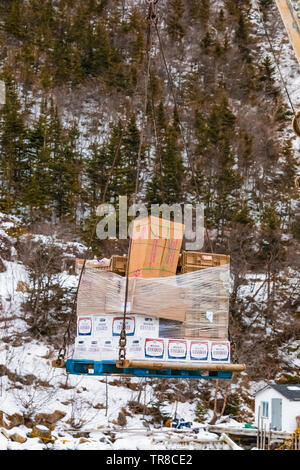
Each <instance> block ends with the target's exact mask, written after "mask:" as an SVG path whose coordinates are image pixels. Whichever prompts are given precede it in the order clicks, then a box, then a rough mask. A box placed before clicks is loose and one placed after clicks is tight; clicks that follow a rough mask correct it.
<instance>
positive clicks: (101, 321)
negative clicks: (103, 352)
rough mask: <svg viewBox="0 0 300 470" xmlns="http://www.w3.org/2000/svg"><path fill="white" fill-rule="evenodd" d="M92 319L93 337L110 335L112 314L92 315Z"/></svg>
mask: <svg viewBox="0 0 300 470" xmlns="http://www.w3.org/2000/svg"><path fill="white" fill-rule="evenodd" d="M92 319H93V336H94V337H95V338H103V337H108V336H111V335H112V320H113V316H112V315H94V316H93V317H92Z"/></svg>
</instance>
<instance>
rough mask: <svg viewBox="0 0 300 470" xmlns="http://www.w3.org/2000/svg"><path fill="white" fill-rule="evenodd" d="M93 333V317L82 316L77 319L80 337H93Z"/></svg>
mask: <svg viewBox="0 0 300 470" xmlns="http://www.w3.org/2000/svg"><path fill="white" fill-rule="evenodd" d="M92 331H93V320H92V317H91V316H80V317H78V319H77V333H78V336H91V335H92Z"/></svg>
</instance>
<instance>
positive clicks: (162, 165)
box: [147, 103, 185, 204]
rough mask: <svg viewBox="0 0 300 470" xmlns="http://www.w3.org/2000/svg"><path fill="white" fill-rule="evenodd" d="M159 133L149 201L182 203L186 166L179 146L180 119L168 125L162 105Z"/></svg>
mask: <svg viewBox="0 0 300 470" xmlns="http://www.w3.org/2000/svg"><path fill="white" fill-rule="evenodd" d="M157 128H158V129H157V131H158V141H159V148H157V149H156V151H157V152H158V154H157V155H156V156H155V162H154V170H155V171H154V174H153V176H152V178H151V180H150V181H149V183H148V185H147V201H148V202H149V203H151V204H154V203H156V204H161V203H165V204H173V203H181V202H182V199H183V179H184V173H185V171H184V165H183V160H182V155H181V150H180V145H179V137H180V130H179V126H178V117H177V114H176V112H174V116H173V121H172V122H171V123H170V124H166V116H165V112H164V109H163V106H162V103H161V104H160V105H159V108H158V117H157Z"/></svg>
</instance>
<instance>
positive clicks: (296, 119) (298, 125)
mask: <svg viewBox="0 0 300 470" xmlns="http://www.w3.org/2000/svg"><path fill="white" fill-rule="evenodd" d="M255 4H256V10H257V12H258V14H259V17H260V22H261V24H262V26H263V29H264V33H265V36H266V38H267V41H268V43H269V47H270V50H271V53H272V55H273V59H274V62H275V64H276V67H277V70H278V73H279V76H280V80H281V82H282V85H283V88H284V90H285V93H286V96H287V99H288V101H289V104H290V107H291V109H292V112H293V114H294V116H293V119H292V129H293V131H294V133H295V134H296V136H297V137H300V111H296V110H295V107H294V105H293V101H292V99H291V96H290V94H289V91H288V88H287V85H286V82H285V80H284V78H283V75H282V73H281V69H280V65H279V61H278V60H277V57H276V54H275V50H274V47H273V45H272V41H271V38H270V35H269V32H268V29H267V27H266V24H265V20H264V16H263V12H262V10H261V8H260V6H259V5H258V3H257V1H256V2H255ZM294 186H295V188H296V189H299V175H298V176H296V177H295V180H294Z"/></svg>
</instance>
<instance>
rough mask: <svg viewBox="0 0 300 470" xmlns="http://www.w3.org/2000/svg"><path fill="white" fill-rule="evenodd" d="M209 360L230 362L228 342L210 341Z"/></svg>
mask: <svg viewBox="0 0 300 470" xmlns="http://www.w3.org/2000/svg"><path fill="white" fill-rule="evenodd" d="M210 360H211V362H230V342H229V341H210Z"/></svg>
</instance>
